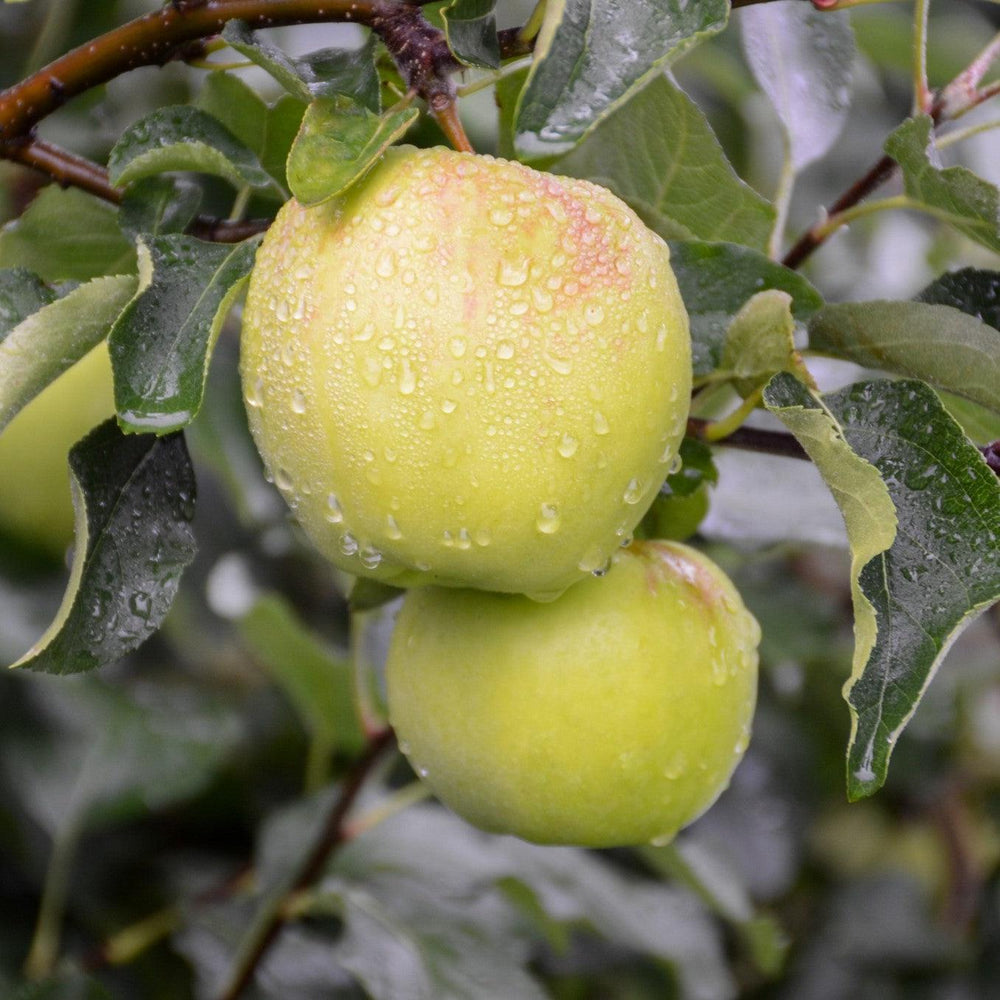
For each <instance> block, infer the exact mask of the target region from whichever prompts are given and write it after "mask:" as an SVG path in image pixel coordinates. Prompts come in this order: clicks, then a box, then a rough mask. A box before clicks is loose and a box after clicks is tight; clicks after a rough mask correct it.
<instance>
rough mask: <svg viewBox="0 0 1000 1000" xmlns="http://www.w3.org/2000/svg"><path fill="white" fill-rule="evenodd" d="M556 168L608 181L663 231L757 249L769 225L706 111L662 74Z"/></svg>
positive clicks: (761, 201) (767, 210) (768, 215)
mask: <svg viewBox="0 0 1000 1000" xmlns="http://www.w3.org/2000/svg"><path fill="white" fill-rule="evenodd" d="M555 169H556V170H558V172H559V173H561V174H563V173H565V174H571V175H572V176H574V177H583V178H586V179H587V180H592V181H595V182H596V183H598V184H602V185H604V186H605V187H607V188H610V189H611V190H612V191H614V192H615V194H617V195H618V196H619V197H620V198H622V199H624V200H625V201H627V202H628V203H629V204H630V205H631V206H632V208H634V209H635V211H636V212H637V213H638V214H639V215H640V216H642V218H643V220H644V221H645V222H646V224H647V225H648V226H650V228H652V229H654V230H656V232H658V233H659V234H660V235H661V236H662V237H663V238H664V239H691V238H698V239H703V240H732V241H733V242H734V243H741V244H747V245H749V246H752V247H757V248H758V249H761V250H762V249H764V247H765V246H766V244H767V238H768V234H769V233H770V232H771V227H772V226H773V225H774V209H773V208H772V206H771V205H770V203H769V202H768V201H767V199H765V198H763V197H761V195H759V194H757V192H756V191H754V190H753V188H751V187H750V186H749V185H747V184H745V183H744V182H743V181H742V180H741V179H740V177H739V176H738V175H737V173H736V171H735V170H734V169H733V167H732V165H731V164H730V163H729V160H727V159H726V154H725V152H724V151H723V149H722V146H721V145H720V144H719V140H718V139H717V138H716V137H715V134H714V133H713V132H712V128H711V126H710V125H709V123H708V119H707V118H706V117H705V115H704V113H703V112H702V111H701V109H700V108H699V107H698V105H697V104H695V103H694V101H692V100H691V98H690V97H688V96H687V94H685V93H684V92H683V91H682V90H680V88H678V87H676V86H675V85H674V84H673V83H671V82H670V81H669V80H668V79H667V77H665V76H658V77H656V78H655V79H653V80H652V81H651V82H650V83H649V84H648V85H647V86H646V87H644V88H643V89H642V90H641V91H640V92H639V93H638V94H636V96H635V97H633V98H632V99H631V100H630V101H629V102H628V103H627V104H625V105H623V106H622V107H621V108H619V109H618V110H617V111H616V112H615V114H613V115H611V116H610V117H609V118H608V119H607V121H604V122H602V123H601V124H600V125H599V126H598V127H597V128H596V129H595V130H594V132H593V134H592V135H590V136H588V137H587V138H586V139H585V140H584V141H583V142H582V143H581V144H580V146H579V147H578V148H577V149H575V150H574V151H573V152H572V153H570V155H569V156H567V157H565V158H564V159H562V160H560V161H559V164H558V167H556V168H555Z"/></svg>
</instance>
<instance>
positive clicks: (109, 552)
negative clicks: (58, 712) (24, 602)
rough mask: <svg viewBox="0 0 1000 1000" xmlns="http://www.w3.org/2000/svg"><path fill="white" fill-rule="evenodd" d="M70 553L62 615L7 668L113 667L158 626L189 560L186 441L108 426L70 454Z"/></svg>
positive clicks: (191, 489) (190, 491) (190, 487)
mask: <svg viewBox="0 0 1000 1000" xmlns="http://www.w3.org/2000/svg"><path fill="white" fill-rule="evenodd" d="M70 470H71V473H72V483H73V500H74V506H75V508H76V524H77V529H76V538H77V547H76V552H75V553H74V557H73V570H72V574H71V576H70V581H69V584H68V585H67V589H66V594H65V596H64V597H63V603H62V606H61V607H60V609H59V612H58V614H57V615H56V617H55V620H54V621H53V622H52V624H51V625H50V626H49V628H48V630H47V631H46V633H45V635H43V636H42V637H41V639H39V640H38V642H37V643H36V644H35V646H34V647H33V648H32V649H31V650H29V651H28V652H27V653H26V654H25V655H24V657H22V658H21V659H20V660H19V661H18V662H17V663H16V664H15V666H19V667H25V668H28V669H31V670H40V671H43V672H45V673H54V674H71V673H77V672H79V671H83V670H92V669H93V668H94V667H99V666H102V665H104V664H108V663H113V662H115V661H116V660H118V659H120V658H121V657H122V656H124V655H125V654H126V653H130V652H132V651H133V650H134V649H136V648H138V646H140V645H141V644H142V643H143V642H144V641H145V640H146V639H147V638H149V636H150V635H152V634H153V632H155V631H156V630H157V629H158V628H159V627H160V624H161V623H162V621H163V619H164V617H165V616H166V613H167V611H168V610H169V609H170V605H171V603H172V602H173V599H174V595H175V594H176V592H177V587H178V584H179V582H180V576H181V573H182V571H183V569H184V567H185V566H187V564H188V563H189V562H190V561H191V560H192V558H194V551H195V546H194V537H193V535H192V532H191V520H192V518H193V517H194V494H195V484H194V472H193V470H192V468H191V463H190V460H189V458H188V454H187V449H186V448H185V446H184V439H183V437H182V436H181V435H179V434H175V435H171V436H168V437H162V438H158V437H153V436H152V435H142V436H131V437H126V436H124V435H122V433H121V432H120V431H119V430H118V428H117V426H116V425H115V423H114V422H113V421H108V422H107V423H105V424H102V425H101V426H100V427H98V428H97V429H96V430H94V431H92V432H91V433H90V434H88V435H87V437H86V438H84V439H83V441H81V442H80V444H78V445H77V446H76V447H75V448H74V449H73V450H72V451H71V452H70Z"/></svg>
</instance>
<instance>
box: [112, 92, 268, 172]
mask: <svg viewBox="0 0 1000 1000" xmlns="http://www.w3.org/2000/svg"><path fill="white" fill-rule="evenodd" d="M173 170H190V171H194V172H196V173H202V174H214V175H215V176H217V177H222V178H223V179H224V180H227V181H229V182H230V183H231V184H232V185H233V186H234V187H237V188H242V187H244V186H245V185H249V186H250V187H255V188H267V187H273V186H274V183H275V182H274V180H273V179H272V178H271V176H270V175H269V174H268V173H267V171H266V170H265V169H264V168H263V167H262V166H261V163H260V160H259V159H258V158H257V155H256V153H254V151H253V150H252V149H250V148H249V147H248V146H246V145H245V144H244V143H242V142H241V141H240V140H239V139H237V138H236V136H235V135H233V133H232V132H230V131H229V129H227V128H226V127H225V125H223V124H222V123H221V122H219V121H217V120H216V119H215V118H213V117H212V116H211V115H210V114H208V112H206V111H201V110H200V109H199V108H195V107H191V106H190V105H186V104H181V105H176V106H174V107H170V108H160V109H159V110H158V111H154V112H152V114H149V115H146V117H145V118H141V119H140V120H139V121H137V122H135V124H133V125H130V126H129V127H128V128H127V129H126V130H125V131H124V132H123V133H122V135H121V137H120V138H119V140H118V141H117V142H116V143H115V145H114V148H113V149H112V150H111V153H110V154H109V156H108V173H109V175H110V177H111V182H112V183H113V184H116V185H118V186H119V187H123V186H125V185H126V184H131V183H132V182H133V181H137V180H139V179H140V178H142V177H150V176H153V175H154V174H162V173H167V172H169V171H173Z"/></svg>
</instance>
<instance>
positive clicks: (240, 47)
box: [222, 20, 381, 112]
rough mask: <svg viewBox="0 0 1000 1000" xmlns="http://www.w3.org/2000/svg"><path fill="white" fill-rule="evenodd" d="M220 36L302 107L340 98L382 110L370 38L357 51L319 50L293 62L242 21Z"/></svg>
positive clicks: (373, 46) (372, 43) (371, 109)
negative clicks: (278, 84) (324, 99)
mask: <svg viewBox="0 0 1000 1000" xmlns="http://www.w3.org/2000/svg"><path fill="white" fill-rule="evenodd" d="M222 37H223V38H224V39H225V40H226V42H228V43H229V44H230V45H231V46H232V47H233V48H234V49H236V51H237V52H239V53H240V54H241V55H244V56H246V57H247V59H249V60H251V61H252V62H254V63H256V64H257V65H258V66H260V67H261V69H263V70H266V71H267V72H268V73H270V74H271V76H273V77H274V79H275V80H277V81H278V83H280V84H281V85H282V87H284V88H285V90H287V91H288V92H289V93H290V94H291V95H292V96H293V97H296V98H298V100H300V101H302V102H303V103H305V104H311V103H312V102H313V101H314V100H315V99H316V98H318V97H335V96H337V95H342V96H345V97H350V98H352V99H353V100H354V101H356V102H357V103H358V104H360V105H362V106H363V107H366V108H368V109H369V110H370V111H374V112H378V111H379V110H380V108H381V103H380V100H381V97H380V87H379V79H378V73H377V72H376V69H375V58H374V57H375V42H374V39H373V38H369V39H368V41H366V43H365V44H364V45H362V46H360V47H359V48H356V49H320V50H318V51H316V52H311V53H309V54H308V55H306V56H302V57H301V58H298V59H296V58H293V57H292V56H290V55H288V53H287V52H284V51H282V50H281V49H279V48H277V47H276V46H274V45H270V44H268V43H267V42H265V41H262V40H261V37H260V35H259V34H258V33H256V32H254V31H251V30H250V27H249V25H247V23H246V22H245V21H236V20H234V21H229V22H227V24H226V27H225V28H224V29H223V31H222Z"/></svg>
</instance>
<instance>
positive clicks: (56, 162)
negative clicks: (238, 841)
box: [0, 139, 122, 205]
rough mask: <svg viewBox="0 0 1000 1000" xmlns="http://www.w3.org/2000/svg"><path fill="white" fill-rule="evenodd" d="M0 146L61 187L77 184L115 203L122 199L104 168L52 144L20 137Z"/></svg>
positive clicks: (9, 156) (18, 160)
mask: <svg viewBox="0 0 1000 1000" xmlns="http://www.w3.org/2000/svg"><path fill="white" fill-rule="evenodd" d="M0 149H2V155H3V156H4V157H5V158H6V159H8V160H11V161H13V162H14V163H20V164H22V165H23V166H26V167H32V168H33V169H34V170H39V171H41V172H42V173H44V174H46V175H48V176H49V177H51V178H52V179H53V180H54V181H56V183H58V184H60V185H62V186H63V187H69V186H70V185H72V186H73V187H78V188H80V189H82V190H83V191H89V192H90V193H91V194H94V195H97V197H98V198H103V199H104V200H105V201H110V202H111V203H112V204H114V205H117V204H118V203H119V202H120V201H121V200H122V192H121V191H120V190H119V189H118V188H116V187H114V186H113V185H112V184H111V182H110V181H109V180H108V172H107V171H106V170H105V169H104V168H103V167H100V166H98V165H97V164H96V163H94V162H92V161H91V160H87V159H84V158H83V157H82V156H77V155H76V154H75V153H70V152H69V151H67V150H65V149H60V148H59V147H58V146H55V145H53V144H52V143H49V142H45V141H44V140H42V139H34V140H30V141H25V140H22V141H20V142H10V143H7V144H6V145H4V146H2V147H0Z"/></svg>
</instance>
